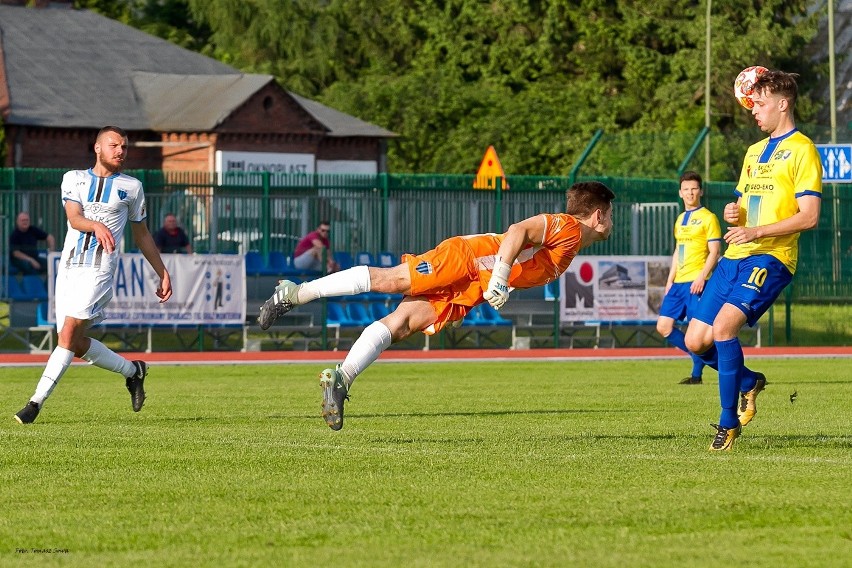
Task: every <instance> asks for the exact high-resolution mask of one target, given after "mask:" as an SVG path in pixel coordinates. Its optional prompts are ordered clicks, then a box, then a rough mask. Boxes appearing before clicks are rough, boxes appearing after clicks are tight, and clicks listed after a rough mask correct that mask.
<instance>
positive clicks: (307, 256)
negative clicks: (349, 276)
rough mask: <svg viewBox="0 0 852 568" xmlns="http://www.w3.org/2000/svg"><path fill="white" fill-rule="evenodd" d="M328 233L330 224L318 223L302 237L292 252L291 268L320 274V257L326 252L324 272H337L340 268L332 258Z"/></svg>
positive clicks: (326, 222)
mask: <svg viewBox="0 0 852 568" xmlns="http://www.w3.org/2000/svg"><path fill="white" fill-rule="evenodd" d="M329 231H331V223H329V222H328V221H320V224H319V226H318V227H317V228H316V229H315V230H313V231H311V232H310V233H308V234H307V235H305V236H304V237H302V240H300V241H299V244H297V245H296V250H295V251H293V266H295V267H296V268H298V269H299V270H312V271H314V272H321V271H322V255H323V252H324V251H326V254H327V257H326V258H327V261H326V271H327V272H329V273H331V272H337V271H338V270H339V269H340V267H339V266H338V265H337V263H336V262H335V261H334V256H333V255H332V253H331V242H330V241H329V240H328V233H329Z"/></svg>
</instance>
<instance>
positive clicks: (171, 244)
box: [154, 213, 192, 254]
mask: <svg viewBox="0 0 852 568" xmlns="http://www.w3.org/2000/svg"><path fill="white" fill-rule="evenodd" d="M154 242H155V243H157V249H159V251H160V252H161V253H164V254H174V253H178V254H192V244H190V242H189V237H188V236H187V235H186V231H184V230H183V229H181V228H180V227H179V226H178V222H177V217H175V216H174V213H167V214H166V216H165V217H164V218H163V226H162V227H160V230H159V231H157V233H156V234H155V235H154Z"/></svg>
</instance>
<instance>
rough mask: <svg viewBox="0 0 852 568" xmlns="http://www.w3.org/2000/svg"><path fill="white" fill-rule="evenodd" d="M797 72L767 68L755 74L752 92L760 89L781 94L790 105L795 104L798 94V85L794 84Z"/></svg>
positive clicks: (793, 105) (797, 75)
mask: <svg viewBox="0 0 852 568" xmlns="http://www.w3.org/2000/svg"><path fill="white" fill-rule="evenodd" d="M798 77H799V74H798V73H785V72H784V71H778V70H776V69H768V70H766V71H764V72H763V73H761V74H759V75H758V76H757V79H756V80H755V82H754V92H755V93H759V92H761V91H763V92H767V93H774V94H776V95H781V96H782V97H784V98H785V99H787V101H788V102H789V103H790V107H795V106H796V99H797V98H798V96H799V86H798V85H797V84H796V79H797V78H798Z"/></svg>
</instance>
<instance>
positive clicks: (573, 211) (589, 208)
mask: <svg viewBox="0 0 852 568" xmlns="http://www.w3.org/2000/svg"><path fill="white" fill-rule="evenodd" d="M565 196H566V199H567V204H566V206H565V210H566V212H567V213H568V214H569V215H573V216H574V217H577V218H578V219H588V218H589V217H591V216H592V214H593V213H594V212H595V211H597V210H598V209H600V210H601V211H607V210H609V208H610V207H611V206H612V200H613V199H615V194H614V193H613V192H612V190H611V189H610V188H608V187H607V186H605V185H604V184H602V183H601V182H599V181H581V182H577V183H575V184H574V185H572V186H571V187H569V188H568V191H567V192H565Z"/></svg>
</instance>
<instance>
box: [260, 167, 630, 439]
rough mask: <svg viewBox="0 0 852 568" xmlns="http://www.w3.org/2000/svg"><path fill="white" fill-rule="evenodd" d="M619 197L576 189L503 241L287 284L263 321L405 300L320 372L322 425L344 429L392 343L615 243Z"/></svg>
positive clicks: (453, 243) (590, 187)
mask: <svg viewBox="0 0 852 568" xmlns="http://www.w3.org/2000/svg"><path fill="white" fill-rule="evenodd" d="M614 198H615V195H614V194H613V193H612V191H611V190H610V189H609V188H608V187H607V186H605V185H604V184H602V183H600V182H581V183H576V184H574V185H573V186H572V187H571V188H570V189H569V190H568V192H567V204H566V211H567V212H568V213H567V214H564V213H563V214H549V213H544V214H541V215H536V216H534V217H530V218H528V219H525V220H523V221H520V222H518V223H515V224H513V225H511V226H510V227H509V229H508V230H507V231H506V232H505V233H503V234H502V235H497V234H493V233H492V234H482V235H468V236H461V237H452V238H449V239H447V240H445V241H443V242H441V243H440V244H439V245H438V246H437V247H435V248H434V249H432V250H430V251H428V252H426V253H423V254H419V255H413V254H406V255H403V259H402V263H401V264H399V265H398V266H395V267H393V268H376V267H367V266H356V267H355V268H350V269H348V270H342V271H340V272H337V273H335V274H330V275H328V276H324V277H322V278H319V279H317V280H313V281H311V282H305V283H303V284H301V285H296V284H294V283H293V282H290V281H287V280H284V281H282V282H281V283H280V284H279V285H278V286H277V287H276V288H275V293H274V294H273V295H272V297H271V298H270V299H269V300H267V301H266V302H265V303H264V304H263V306H262V307H261V310H260V316H259V317H258V322H259V323H260V326H261V327H262V328H263V329H267V328H268V327H269V326H270V325H272V323H273V322H274V321H275V319H276V318H278V317H279V316H281V315H283V314H285V313H286V312H288V311H290V310H291V309H292V308H293V307H294V306H297V305H300V304H306V303H308V302H310V301H313V300H316V299H318V298H327V297H330V296H346V295H351V294H360V293H365V292H371V291H373V292H381V293H386V294H403V295H404V298H403V300H402V302H401V303H400V305H399V306H398V307H397V308H396V309H395V310H394V311H393V313H391V314H390V315H388V316H386V317H384V318H382V319H381V320H379V321H376V322H373V323H372V324H370V325H369V326H367V328H366V329H364V331H363V333H362V334H361V336H360V337H359V338H358V339H357V340H356V341H355V343H354V344H353V345H352V349H350V350H349V353H347V355H346V357H345V359H344V360H343V363H341V364H340V365H338V366H337V368H335V369H325V370H323V371H322V372H321V373H320V384H321V386H322V388H323V404H322V408H323V410H322V415H323V418H324V419H325V421H326V423H327V424H328V426H329V427H330V428H331V429H332V430H340V429H341V428H342V427H343V403H344V401H345V400H346V399H347V398H348V392H349V388H350V386H351V385H352V382H353V381H354V380H355V377H357V376H358V375H359V374H360V373H361V372H362V371H364V369H366V368H367V367H368V366H369V365H370V364H371V363H373V361H375V360H376V359H378V357H379V355H381V354H382V352H383V351H384V350H385V349H387V348H388V347H390V345H391V343H394V342H398V341H402V340H403V339H405V338H407V337H409V336H411V335H413V334H414V333H416V332H418V331H420V332H423V333H425V334H427V335H431V334H434V333H437V332H438V331H440V330H441V329H443V328H444V327H446V326H447V325H456V324H460V323H461V321H462V319H464V317H465V316H466V315H467V314H468V312H470V310H472V309H473V308H474V307H475V306H477V305H479V304H481V303H483V302H485V301H487V302H488V303H489V304H491V306H493V307H494V308H495V309H499V308H501V307H502V306H503V304H505V303H506V301H507V300H508V298H509V292H510V291H511V290H512V289H513V288H519V289H523V288H533V287H535V286H543V285H545V284H547V283H549V282H552V281H553V280H555V279H556V278H558V277H559V275H560V274H562V273H563V272H564V271H565V270H566V269H567V268H568V265H570V264H571V261H572V260H573V259H574V256H576V254H577V252H578V251H579V250H580V249H582V248H584V247H587V246H589V245H591V244H593V243H595V242H598V241H602V240H605V239H608V238H609V235H610V232H611V231H612V200H613V199H614Z"/></svg>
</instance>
